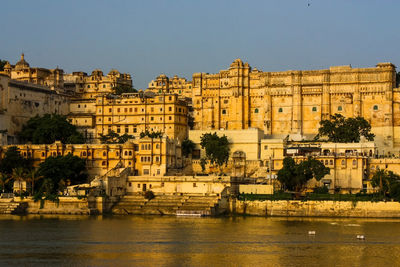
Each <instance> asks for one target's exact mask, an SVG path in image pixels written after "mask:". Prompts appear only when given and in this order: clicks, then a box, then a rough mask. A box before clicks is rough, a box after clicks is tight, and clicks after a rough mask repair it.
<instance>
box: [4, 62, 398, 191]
mask: <svg viewBox="0 0 400 267" xmlns="http://www.w3.org/2000/svg"><path fill="white" fill-rule="evenodd" d="M118 87H132V78H131V76H130V75H129V74H124V73H120V72H119V71H117V70H111V71H110V72H109V73H108V74H107V75H104V73H103V72H102V71H101V70H94V71H93V72H92V73H91V74H90V75H88V74H87V73H85V72H73V73H72V74H66V73H64V71H63V70H61V69H59V68H56V69H44V68H32V67H30V65H29V64H28V63H27V62H26V60H25V58H24V55H22V56H21V60H20V61H18V62H17V63H16V64H15V65H11V64H9V63H7V64H6V65H5V66H4V70H3V71H2V72H0V142H1V144H2V145H3V147H2V150H1V151H0V157H1V155H2V153H4V151H5V150H6V149H7V146H9V145H13V144H18V138H17V137H16V136H17V135H16V133H17V132H18V131H19V130H21V127H22V125H23V124H24V123H25V122H26V121H27V120H28V119H29V118H31V117H33V116H35V115H44V114H46V113H57V114H62V115H65V116H67V117H68V119H69V120H70V122H71V123H72V124H74V125H76V126H77V128H78V130H79V131H81V132H82V133H83V134H84V136H85V138H86V140H87V143H86V144H79V145H69V144H61V143H55V144H52V145H35V144H23V145H20V144H18V147H19V149H20V151H21V152H22V153H23V155H24V156H27V157H32V158H33V159H34V161H35V164H39V163H40V162H42V161H44V159H45V158H46V157H48V156H53V155H65V154H67V153H72V154H74V155H77V156H80V157H83V158H86V159H87V165H88V169H89V172H90V174H92V175H93V176H99V175H100V176H101V175H106V174H107V172H109V171H110V170H112V169H114V168H116V167H121V166H122V167H125V168H128V167H129V168H131V169H132V174H133V176H152V177H162V176H164V177H165V176H166V175H194V174H197V173H202V172H203V170H202V168H201V166H200V159H201V158H202V157H204V151H202V150H201V148H200V138H201V136H202V135H203V134H204V133H210V132H216V133H217V134H218V135H226V136H227V137H228V139H229V141H230V143H231V147H230V148H231V155H230V159H229V162H228V164H227V165H226V166H225V167H224V168H225V172H226V173H227V174H229V175H230V176H232V177H247V178H254V179H257V181H259V182H261V183H268V184H275V183H276V174H277V171H278V170H279V169H281V168H282V162H283V159H284V157H286V156H292V157H294V158H295V159H296V161H301V160H304V159H305V158H306V157H308V156H314V157H315V158H317V159H318V160H320V161H321V162H322V163H324V165H326V166H327V167H329V168H330V169H331V172H330V174H329V175H327V176H325V177H324V179H323V180H321V181H320V182H318V183H316V182H315V181H314V182H311V183H310V184H309V186H310V188H312V187H314V186H321V185H325V186H327V187H328V188H329V189H330V190H331V191H334V190H339V191H341V192H358V191H360V190H363V189H365V190H372V189H371V187H370V185H369V183H368V180H369V178H370V176H371V174H372V173H373V171H375V170H376V169H388V170H393V171H395V172H398V173H400V158H399V148H400V89H399V88H397V86H396V68H395V66H394V65H393V64H391V63H379V64H377V65H376V67H372V68H352V67H351V66H335V67H330V68H329V69H323V70H307V71H291V70H289V71H283V72H263V71H261V70H258V69H257V68H252V67H250V65H249V64H248V63H244V62H242V61H241V60H240V59H236V60H235V61H234V62H233V63H232V64H231V65H230V66H229V68H228V69H227V70H221V71H220V72H219V73H216V74H209V73H194V74H193V77H192V81H188V80H187V79H185V78H180V77H177V76H174V77H172V78H169V77H167V76H166V75H164V74H162V75H159V76H158V77H156V78H155V79H154V80H153V81H151V82H150V83H149V85H148V88H147V89H146V90H145V91H139V92H136V93H125V94H120V95H116V94H114V90H115V88H118ZM336 113H338V114H342V115H343V116H345V117H356V116H362V117H364V118H365V119H366V120H367V121H368V122H369V123H370V124H371V129H372V132H373V133H374V134H375V135H376V138H375V141H374V142H366V141H364V140H362V141H361V142H360V143H352V144H335V143H327V142H315V141H310V140H313V137H314V136H315V135H316V134H317V133H318V128H319V122H320V121H321V120H325V119H329V118H330V116H331V115H333V114H336ZM111 132H115V133H117V134H118V135H123V134H127V135H129V136H131V138H130V140H129V141H128V142H126V143H125V144H100V141H99V140H100V137H101V136H104V135H107V134H109V133H111ZM144 132H148V133H161V137H157V138H149V137H143V136H142V137H141V133H144ZM186 138H189V139H190V140H192V141H193V142H194V143H195V144H196V149H195V150H194V151H193V153H192V155H191V156H190V157H189V158H185V157H183V155H182V152H181V151H182V141H183V140H185V139H186ZM205 172H206V173H209V172H213V166H211V165H209V164H208V165H207V166H206V170H205ZM153 179H154V178H153Z"/></svg>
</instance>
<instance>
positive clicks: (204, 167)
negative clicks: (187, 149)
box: [200, 158, 207, 173]
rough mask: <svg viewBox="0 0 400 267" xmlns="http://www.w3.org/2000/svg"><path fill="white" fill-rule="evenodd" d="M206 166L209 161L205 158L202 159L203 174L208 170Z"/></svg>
mask: <svg viewBox="0 0 400 267" xmlns="http://www.w3.org/2000/svg"><path fill="white" fill-rule="evenodd" d="M206 165H207V160H206V159H205V158H201V159H200V166H201V172H203V173H204V172H205V170H206Z"/></svg>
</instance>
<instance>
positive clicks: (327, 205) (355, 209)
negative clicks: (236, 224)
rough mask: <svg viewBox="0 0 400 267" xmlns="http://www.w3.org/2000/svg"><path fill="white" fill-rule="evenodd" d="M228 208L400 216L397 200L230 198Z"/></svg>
mask: <svg viewBox="0 0 400 267" xmlns="http://www.w3.org/2000/svg"><path fill="white" fill-rule="evenodd" d="M229 211H230V212H231V214H239V215H256V216H293V217H295V216H299V217H302V216H303V217H362V218H400V203H399V202H361V201H360V202H352V201H297V200H279V201H270V200H267V201H242V200H237V199H230V203H229Z"/></svg>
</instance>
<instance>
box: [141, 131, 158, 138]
mask: <svg viewBox="0 0 400 267" xmlns="http://www.w3.org/2000/svg"><path fill="white" fill-rule="evenodd" d="M146 136H147V137H150V138H161V137H162V136H163V133H162V132H161V131H158V132H149V131H148V130H146V131H144V132H141V133H140V138H144V137H146Z"/></svg>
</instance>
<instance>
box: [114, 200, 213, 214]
mask: <svg viewBox="0 0 400 267" xmlns="http://www.w3.org/2000/svg"><path fill="white" fill-rule="evenodd" d="M218 201H219V197H218V196H181V195H156V196H155V198H153V199H151V200H147V199H145V198H144V197H143V196H142V195H127V196H124V197H123V198H122V199H121V200H120V202H119V203H118V204H116V205H115V206H114V207H113V209H112V212H113V213H114V214H158V215H160V214H166V215H176V214H178V213H179V215H185V214H189V215H190V214H192V213H193V214H195V215H202V216H204V215H212V214H213V212H214V211H215V210H216V208H215V207H216V205H217V204H218Z"/></svg>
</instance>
